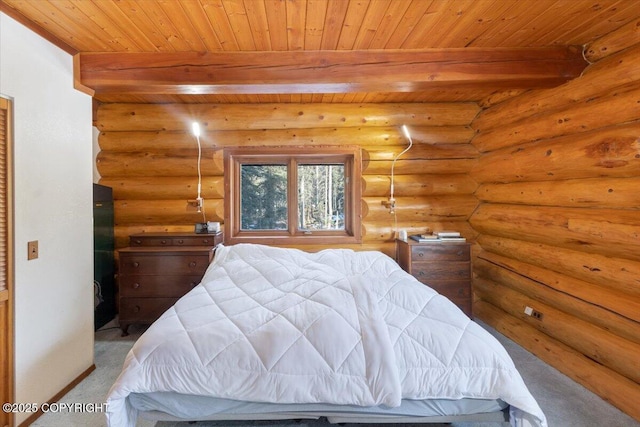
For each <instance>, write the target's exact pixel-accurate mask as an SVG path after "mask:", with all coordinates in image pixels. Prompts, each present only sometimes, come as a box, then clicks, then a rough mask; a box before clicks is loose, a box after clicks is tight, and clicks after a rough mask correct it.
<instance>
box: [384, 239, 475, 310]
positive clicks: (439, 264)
mask: <svg viewBox="0 0 640 427" xmlns="http://www.w3.org/2000/svg"><path fill="white" fill-rule="evenodd" d="M397 243H398V249H397V258H398V264H400V267H402V269H403V270H405V271H406V272H408V273H409V274H411V275H413V276H414V277H415V278H416V279H418V280H419V281H420V282H422V283H424V284H425V285H427V286H429V287H431V288H433V289H434V290H435V291H437V292H438V293H439V294H441V295H444V296H445V297H447V298H449V299H450V300H451V301H453V303H455V304H456V305H457V306H458V307H460V309H461V310H462V311H463V312H464V313H465V314H466V315H467V316H469V317H471V315H472V312H471V245H470V244H469V243H453V242H438V243H418V242H416V241H413V240H409V241H408V242H403V241H401V240H398V242H397Z"/></svg>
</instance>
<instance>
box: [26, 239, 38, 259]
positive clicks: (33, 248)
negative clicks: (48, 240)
mask: <svg viewBox="0 0 640 427" xmlns="http://www.w3.org/2000/svg"><path fill="white" fill-rule="evenodd" d="M27 251H28V253H27V259H28V260H30V259H36V258H38V241H37V240H34V241H33V242H27Z"/></svg>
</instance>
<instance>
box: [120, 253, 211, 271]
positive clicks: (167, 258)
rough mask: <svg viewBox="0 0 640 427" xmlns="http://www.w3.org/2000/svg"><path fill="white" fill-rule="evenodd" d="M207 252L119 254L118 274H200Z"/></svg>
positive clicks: (204, 267) (205, 264) (203, 269)
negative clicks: (195, 253)
mask: <svg viewBox="0 0 640 427" xmlns="http://www.w3.org/2000/svg"><path fill="white" fill-rule="evenodd" d="M208 265H209V254H208V253H205V254H202V255H193V254H175V253H173V254H172V253H167V254H153V255H145V254H132V253H129V254H122V253H121V254H120V274H155V275H163V274H185V275H191V276H197V275H200V276H202V275H203V274H204V272H205V270H206V269H207V266H208Z"/></svg>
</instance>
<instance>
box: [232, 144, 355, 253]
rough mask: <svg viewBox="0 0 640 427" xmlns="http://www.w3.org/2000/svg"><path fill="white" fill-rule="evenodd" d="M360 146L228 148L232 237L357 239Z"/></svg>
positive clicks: (270, 240)
mask: <svg viewBox="0 0 640 427" xmlns="http://www.w3.org/2000/svg"><path fill="white" fill-rule="evenodd" d="M360 175H361V157H360V149H359V148H353V147H346V148H345V147H340V148H327V147H309V148H304V149H303V148H297V149H291V148H256V147H254V148H228V149H226V150H225V193H226V194H225V240H226V241H227V242H229V243H240V242H255V243H265V244H269V243H317V244H329V243H357V242H360V238H361V230H360V228H361V225H360V193H361V188H360V186H361V182H360Z"/></svg>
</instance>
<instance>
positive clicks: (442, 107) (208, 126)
mask: <svg viewBox="0 0 640 427" xmlns="http://www.w3.org/2000/svg"><path fill="white" fill-rule="evenodd" d="M478 111H479V107H478V106H477V105H476V104H474V103H454V104H446V103H438V104H364V105H350V104H344V105H341V104H324V105H323V104H256V105H253V104H245V105H238V104H221V105H212V104H197V105H196V104H154V105H151V104H103V105H100V106H99V107H98V110H97V116H96V126H97V127H98V129H99V130H100V135H99V146H100V150H101V151H100V152H99V153H98V156H97V168H98V171H99V173H100V175H101V177H102V178H101V180H100V184H102V185H106V186H109V187H112V188H113V190H114V199H115V223H116V228H115V235H116V247H117V248H120V247H124V246H127V242H128V240H127V239H128V236H129V235H130V234H132V233H137V232H143V231H147V232H152V231H188V230H192V229H193V224H194V223H195V222H201V221H202V216H201V214H198V213H197V212H195V209H194V208H192V207H191V206H190V205H189V203H188V201H189V200H194V199H195V197H196V185H197V143H196V140H195V138H194V137H193V136H192V135H191V134H190V129H191V122H192V121H194V120H195V121H198V122H200V123H201V126H202V127H203V134H202V137H201V144H202V158H203V161H202V167H201V170H202V196H203V198H204V199H205V212H206V219H207V220H209V221H221V222H222V221H223V218H224V211H223V209H224V165H223V156H222V153H223V148H224V147H229V146H326V145H357V146H360V147H361V148H362V150H363V163H364V164H363V176H362V188H363V191H362V206H363V209H362V214H363V220H362V228H363V230H362V231H363V242H362V245H359V246H358V248H361V249H377V250H382V251H383V252H385V253H387V254H388V255H391V256H395V245H394V243H393V238H394V234H393V232H394V230H399V229H406V230H407V231H408V232H409V233H412V232H415V233H417V232H424V230H425V228H427V227H428V228H431V229H442V228H446V229H456V230H460V231H461V232H462V234H463V235H465V236H466V237H468V238H469V239H470V240H474V237H475V232H474V231H473V230H472V228H471V227H470V225H469V223H468V219H469V217H470V216H471V214H472V212H473V211H474V210H475V208H476V206H477V204H478V202H477V199H476V198H475V196H474V195H473V193H474V191H475V190H476V188H477V184H476V182H475V181H474V180H473V179H472V178H471V177H470V176H469V171H470V170H471V168H472V167H473V166H474V165H475V161H476V159H477V157H478V155H479V153H478V150H477V149H476V148H475V147H473V146H472V145H471V144H470V140H471V138H473V136H474V132H473V130H472V129H471V127H470V123H471V121H472V120H473V119H474V117H475V116H476V115H477V113H478ZM405 123H406V124H407V125H408V126H409V127H410V129H411V132H412V136H413V141H414V146H413V148H412V149H411V150H410V151H408V152H407V153H405V154H404V155H403V156H402V157H401V158H400V159H399V160H398V161H397V162H396V166H395V198H396V212H397V213H396V218H394V216H393V215H391V214H390V213H389V211H388V210H387V209H386V208H385V207H384V206H383V205H382V202H383V201H386V200H387V198H388V197H389V186H390V177H389V174H390V171H391V163H392V160H393V158H394V157H395V156H396V155H397V154H399V153H400V152H401V151H403V150H404V148H405V147H406V146H407V144H408V143H407V141H406V139H405V138H404V136H403V135H402V132H401V130H400V126H401V125H402V124H405ZM396 221H397V223H396ZM304 248H305V249H308V250H315V249H321V247H311V246H305V247H304Z"/></svg>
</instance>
